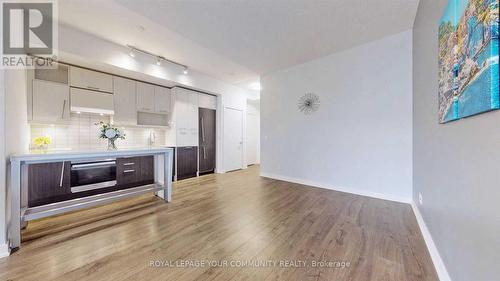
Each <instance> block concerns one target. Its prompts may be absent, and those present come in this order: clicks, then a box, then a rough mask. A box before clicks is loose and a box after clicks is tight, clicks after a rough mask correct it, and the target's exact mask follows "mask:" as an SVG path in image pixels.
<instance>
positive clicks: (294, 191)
mask: <svg viewBox="0 0 500 281" xmlns="http://www.w3.org/2000/svg"><path fill="white" fill-rule="evenodd" d="M258 169H259V167H258V166H253V167H250V168H248V169H246V170H242V171H236V172H232V173H227V174H222V175H207V176H202V177H199V178H195V179H189V180H185V181H182V182H178V183H176V184H175V185H174V192H173V197H172V200H173V201H172V202H171V203H168V204H166V203H164V202H163V201H162V200H160V199H159V198H157V197H154V196H152V195H146V196H141V197H136V198H133V199H129V200H126V201H121V202H117V203H114V204H110V205H106V206H102V207H97V208H92V209H88V210H83V211H78V212H73V213H69V214H65V215H60V216H57V217H51V218H46V219H41V220H38V221H33V222H30V223H29V225H28V227H27V229H25V230H24V231H23V234H22V235H23V242H22V246H21V248H20V249H19V250H18V251H17V252H15V253H14V254H13V255H11V256H10V257H7V258H3V259H0V280H79V281H83V280H92V281H95V280H354V281H363V280H383V281H389V280H398V281H399V280H437V276H436V273H435V270H434V267H433V265H432V262H431V259H430V256H429V254H428V252H427V249H426V246H425V244H424V241H423V238H422V235H421V233H420V230H419V228H418V225H417V222H416V219H415V216H414V214H413V212H412V209H411V207H410V206H409V205H407V204H402V203H395V202H390V201H385V200H379V199H373V198H368V197H363V196H358V195H352V194H348V193H342V192H337V191H330V190H325V189H319V188H313V187H307V186H303V185H299V184H292V183H287V182H282V181H277V180H272V179H266V178H261V177H259V170H258ZM213 261H218V264H217V266H214V264H196V263H202V262H206V263H208V262H210V263H213ZM224 261H226V263H227V264H226V266H224ZM303 261H305V262H306V264H305V266H304V264H302V262H303ZM313 261H327V262H330V263H329V264H321V265H322V266H316V267H314V266H313ZM335 261H337V262H349V266H347V264H344V267H342V264H340V266H339V264H335V263H333V262H335ZM167 262H168V263H167ZM244 262H247V263H249V264H247V266H246V267H240V265H241V264H240V263H244ZM251 262H260V264H259V265H260V266H251ZM275 262H276V264H274V263H275ZM286 262H289V263H286ZM292 262H293V263H295V264H292ZM155 263H156V266H155ZM271 263H272V264H271ZM167 264H168V265H169V266H167ZM158 265H160V266H158ZM210 265H212V266H210ZM265 265H267V266H265ZM328 266H329V267H328Z"/></svg>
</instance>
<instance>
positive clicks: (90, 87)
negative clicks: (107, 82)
mask: <svg viewBox="0 0 500 281" xmlns="http://www.w3.org/2000/svg"><path fill="white" fill-rule="evenodd" d="M87 88H88V89H92V90H100V89H99V88H97V87H92V86H87Z"/></svg>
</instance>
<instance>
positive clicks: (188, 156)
mask: <svg viewBox="0 0 500 281" xmlns="http://www.w3.org/2000/svg"><path fill="white" fill-rule="evenodd" d="M176 153H177V180H182V179H187V178H192V177H196V176H197V173H198V147H197V146H184V147H177V148H176Z"/></svg>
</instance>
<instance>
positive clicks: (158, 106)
mask: <svg viewBox="0 0 500 281" xmlns="http://www.w3.org/2000/svg"><path fill="white" fill-rule="evenodd" d="M154 91H155V97H154V111H155V113H160V114H168V113H169V112H170V102H171V94H170V89H169V88H165V87H160V86H155V87H154Z"/></svg>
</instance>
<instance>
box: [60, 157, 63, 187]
mask: <svg viewBox="0 0 500 281" xmlns="http://www.w3.org/2000/svg"><path fill="white" fill-rule="evenodd" d="M63 179H64V161H63V162H62V168H61V180H60V181H59V187H62V186H63Z"/></svg>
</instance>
